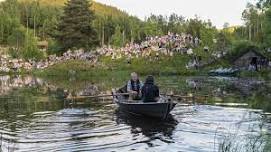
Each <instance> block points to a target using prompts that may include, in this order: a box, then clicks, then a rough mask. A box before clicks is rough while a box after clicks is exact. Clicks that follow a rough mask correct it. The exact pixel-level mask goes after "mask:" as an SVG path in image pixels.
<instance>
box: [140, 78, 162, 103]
mask: <svg viewBox="0 0 271 152" xmlns="http://www.w3.org/2000/svg"><path fill="white" fill-rule="evenodd" d="M142 99H143V102H157V101H158V100H159V88H158V87H157V86H156V85H155V84H154V78H153V76H148V77H147V79H146V82H145V84H144V86H143V87H142Z"/></svg>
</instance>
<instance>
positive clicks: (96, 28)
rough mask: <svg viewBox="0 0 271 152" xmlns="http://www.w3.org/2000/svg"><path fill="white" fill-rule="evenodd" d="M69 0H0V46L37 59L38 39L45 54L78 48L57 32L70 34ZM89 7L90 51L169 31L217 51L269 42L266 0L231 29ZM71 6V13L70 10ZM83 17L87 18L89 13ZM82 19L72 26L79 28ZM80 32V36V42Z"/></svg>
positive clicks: (270, 12) (252, 7)
mask: <svg viewBox="0 0 271 152" xmlns="http://www.w3.org/2000/svg"><path fill="white" fill-rule="evenodd" d="M71 1H72V0H71ZM81 1H82V3H84V2H83V1H86V0H81ZM67 2H68V1H67V0H6V1H4V2H1V3H0V44H1V45H8V46H12V47H11V49H10V53H11V54H12V56H14V57H18V56H20V57H23V58H36V59H39V58H42V56H44V55H43V54H42V53H41V52H40V51H37V50H38V48H37V43H38V41H44V40H45V41H47V42H49V52H48V53H57V54H61V53H62V52H63V51H66V50H67V49H69V48H72V45H74V46H73V47H75V48H76V47H79V46H77V45H76V44H74V43H73V42H72V41H71V42H70V44H67V43H69V42H68V41H65V43H62V42H61V41H60V40H61V38H60V36H61V35H62V38H63V37H64V38H65V37H66V38H67V37H69V36H70V35H69V34H68V33H69V32H71V31H73V30H74V29H66V31H65V30H64V31H63V30H60V28H59V27H60V25H61V24H62V23H63V22H64V23H63V24H62V25H64V27H70V26H71V25H70V24H69V23H70V22H74V21H66V22H65V21H64V20H68V19H69V16H68V15H67V14H69V13H67V12H68V11H66V13H65V9H64V8H66V7H67ZM65 4H66V5H65ZM84 4H85V3H84ZM87 5H88V7H89V9H90V12H88V13H89V14H92V12H94V15H93V17H90V18H91V20H88V21H87V22H88V23H89V25H90V26H89V29H87V31H90V33H92V35H95V38H93V41H90V40H86V41H89V42H91V43H92V42H93V45H92V44H89V45H86V44H87V43H88V42H82V44H83V45H84V46H87V47H88V48H89V49H87V50H92V48H93V47H95V46H97V45H99V46H103V45H112V46H114V47H121V46H123V45H125V44H126V43H129V42H140V41H142V40H144V39H145V38H146V37H147V36H159V35H165V34H167V33H168V32H173V33H179V34H180V33H188V34H191V35H192V36H194V37H198V38H199V39H201V47H204V46H208V47H209V48H210V49H211V50H215V51H221V50H224V49H230V47H231V45H232V44H233V43H235V42H238V41H244V40H246V41H248V43H249V42H251V43H255V44H257V45H261V46H265V47H267V46H270V45H271V40H270V38H271V28H270V26H271V10H270V7H269V6H270V1H269V0H259V3H258V4H257V5H251V4H250V5H248V7H247V9H246V10H245V11H244V12H243V19H244V21H245V23H246V24H245V26H242V27H235V28H234V29H233V30H229V29H230V28H229V27H228V25H227V24H225V27H224V29H223V30H218V29H216V28H215V27H214V26H213V25H212V23H211V22H210V21H204V20H201V19H200V18H199V17H195V18H193V19H186V18H184V17H183V16H180V15H177V14H172V15H170V16H162V15H151V16H150V17H148V18H146V19H145V20H144V21H142V20H140V19H138V18H137V17H135V16H131V15H129V14H127V13H126V12H124V11H121V10H119V9H117V8H115V7H111V6H107V5H103V4H100V3H97V2H92V1H91V2H90V4H87ZM72 8H73V7H71V8H70V11H72V10H73V9H72ZM84 8H85V7H84ZM84 15H86V16H88V15H87V13H86V14H84ZM65 18H68V19H65ZM70 18H72V17H70ZM61 22H62V23H61ZM80 22H82V24H83V23H84V24H85V23H87V22H85V21H84V20H80ZM80 22H78V23H74V24H73V25H74V26H78V27H81V28H83V26H81V24H80ZM65 24H66V25H65ZM268 27H269V28H268ZM92 29H93V31H92ZM80 30H81V29H80ZM65 32H66V33H65ZM94 33H95V34H94ZM79 35H80V34H79ZM84 36H86V35H84ZM84 36H82V37H81V38H82V40H81V41H83V37H84ZM85 38H86V37H85ZM94 39H96V40H94Z"/></svg>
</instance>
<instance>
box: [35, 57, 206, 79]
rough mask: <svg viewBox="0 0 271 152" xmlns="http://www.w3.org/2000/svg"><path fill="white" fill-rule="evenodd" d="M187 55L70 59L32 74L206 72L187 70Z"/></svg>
mask: <svg viewBox="0 0 271 152" xmlns="http://www.w3.org/2000/svg"><path fill="white" fill-rule="evenodd" d="M189 60H190V59H189V57H187V56H181V55H180V56H175V57H162V58H161V59H160V60H153V61H150V60H149V59H145V58H139V59H132V61H131V64H128V63H127V61H126V60H125V59H119V60H111V58H109V57H103V58H100V60H99V62H98V64H97V65H93V64H91V63H88V62H85V61H80V60H71V61H67V62H63V63H60V64H57V65H54V66H51V67H49V68H47V69H45V70H37V71H34V75H37V76H40V77H54V78H58V77H59V78H60V79H62V78H68V77H71V76H73V77H76V78H80V79H91V78H97V79H99V78H102V77H108V78H110V77H111V78H114V77H122V76H124V77H127V75H129V74H130V73H131V72H133V71H135V72H137V73H139V74H140V75H150V74H152V75H155V76H161V75H164V76H167V75H182V76H188V75H189V76H191V75H204V74H206V72H203V71H197V70H187V69H186V68H185V65H186V63H187V62H188V61H189Z"/></svg>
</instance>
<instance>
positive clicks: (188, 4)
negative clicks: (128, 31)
mask: <svg viewBox="0 0 271 152" xmlns="http://www.w3.org/2000/svg"><path fill="white" fill-rule="evenodd" d="M96 1H98V2H101V3H104V4H107V5H112V6H116V7H118V8H119V9H121V10H124V11H126V12H127V13H129V14H131V15H135V16H137V17H139V18H141V19H143V20H144V19H145V17H146V16H150V14H156V15H158V14H162V15H170V14H171V13H176V14H178V15H182V16H184V17H186V18H193V17H195V15H197V16H199V17H200V18H201V19H204V20H207V19H210V20H211V21H212V23H213V24H214V25H215V26H216V27H217V28H222V27H223V25H224V23H225V22H227V23H229V24H230V25H231V26H235V25H242V24H243V21H242V19H241V16H242V12H243V10H244V9H245V8H246V5H247V3H248V2H250V3H255V0H96Z"/></svg>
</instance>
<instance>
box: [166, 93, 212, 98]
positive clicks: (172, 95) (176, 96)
mask: <svg viewBox="0 0 271 152" xmlns="http://www.w3.org/2000/svg"><path fill="white" fill-rule="evenodd" d="M161 95H164V96H169V97H175V98H182V99H202V98H204V99H206V98H208V97H209V96H208V95H203V96H182V95H174V94H161Z"/></svg>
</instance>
